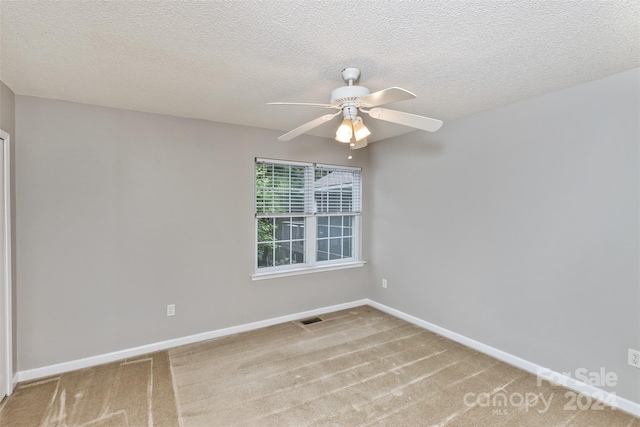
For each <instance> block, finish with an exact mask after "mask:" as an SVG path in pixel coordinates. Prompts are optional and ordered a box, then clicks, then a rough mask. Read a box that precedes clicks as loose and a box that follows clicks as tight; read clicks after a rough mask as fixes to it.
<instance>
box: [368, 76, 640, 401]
mask: <svg viewBox="0 0 640 427" xmlns="http://www.w3.org/2000/svg"><path fill="white" fill-rule="evenodd" d="M639 77H640V72H639V70H638V69H635V70H631V71H628V72H624V73H621V74H618V75H614V76H611V77H608V78H605V79H602V80H598V81H594V82H591V83H587V84H583V85H579V86H575V87H572V88H569V89H566V90H563V91H560V92H555V93H551V94H548V95H545V96H541V97H538V98H535V99H531V100H527V101H523V102H518V103H514V104H511V105H507V106H504V107H502V108H496V109H493V110H490V111H487V112H484V113H481V114H477V115H474V116H471V117H468V118H464V119H461V120H458V121H455V122H451V123H445V126H444V127H443V128H442V129H441V131H439V132H438V133H436V134H426V133H418V132H415V133H411V134H408V135H406V136H403V137H400V138H397V139H395V140H388V141H385V142H381V143H377V144H374V145H373V146H372V147H371V165H372V169H373V173H372V178H371V180H370V181H369V182H368V186H370V187H371V188H372V189H373V191H374V193H373V195H372V197H373V200H372V208H371V213H372V215H371V216H370V218H371V227H372V228H373V229H374V230H375V233H374V235H373V240H372V242H371V243H372V248H371V256H370V261H371V265H372V282H373V283H374V287H373V288H372V291H371V294H372V297H373V299H375V300H376V301H379V302H381V303H384V304H386V305H389V306H391V307H394V308H396V309H399V310H401V311H404V312H406V313H409V314H412V315H415V316H417V317H420V318H422V319H424V320H427V321H429V322H432V323H434V324H436V325H439V326H442V327H444V328H447V329H449V330H452V331H454V332H457V333H460V334H463V335H465V336H467V337H470V338H473V339H475V340H477V341H480V342H482V343H485V344H488V345H491V346H493V347H496V348H498V349H501V350H504V351H507V352H509V353H512V354H514V355H516V356H519V357H522V358H524V359H526V360H529V361H532V362H535V363H537V364H540V365H542V366H546V367H549V368H551V369H553V370H556V371H560V372H571V373H573V374H575V370H576V369H578V368H586V369H588V370H589V371H598V370H599V369H600V367H604V368H605V369H606V370H607V371H613V372H615V373H617V375H618V376H619V377H620V379H619V382H618V386H617V387H614V388H610V389H609V390H610V391H615V392H616V393H617V394H618V395H619V396H622V397H626V398H628V399H631V400H634V401H635V402H640V370H638V369H636V368H632V367H630V366H628V365H627V348H628V347H631V348H635V349H640V280H639V277H638V274H639V273H638V259H639V251H638V240H639V239H638V236H639V234H638V233H639V227H638V221H639V218H640V217H639V209H638V208H639V200H638V199H639V196H638V194H639V179H638V178H639V176H638V171H639V168H638V154H639V152H638V143H639V141H640V130H639V126H640V124H639V117H640V107H639V106H640V100H639V93H640V88H639V80H640V79H639ZM462 102H464V101H463V100H462ZM382 278H386V279H388V281H389V282H388V283H389V285H388V288H387V289H382V288H381V286H380V280H381V279H382ZM604 388H605V389H607V387H604Z"/></svg>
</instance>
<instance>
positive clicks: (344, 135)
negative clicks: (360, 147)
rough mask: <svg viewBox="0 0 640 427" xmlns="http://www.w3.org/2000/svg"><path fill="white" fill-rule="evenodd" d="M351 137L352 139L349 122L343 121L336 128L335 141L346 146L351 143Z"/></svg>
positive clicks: (351, 129) (347, 120) (351, 128)
mask: <svg viewBox="0 0 640 427" xmlns="http://www.w3.org/2000/svg"><path fill="white" fill-rule="evenodd" d="M351 137H353V127H352V125H351V120H349V119H344V120H343V121H342V123H341V124H340V126H338V130H336V141H338V142H343V143H345V144H347V143H349V142H351Z"/></svg>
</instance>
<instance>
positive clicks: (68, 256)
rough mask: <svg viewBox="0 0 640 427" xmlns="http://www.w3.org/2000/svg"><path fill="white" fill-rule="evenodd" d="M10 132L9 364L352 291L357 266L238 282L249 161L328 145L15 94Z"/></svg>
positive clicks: (246, 273)
mask: <svg viewBox="0 0 640 427" xmlns="http://www.w3.org/2000/svg"><path fill="white" fill-rule="evenodd" d="M16 126H17V128H18V129H19V133H20V145H19V146H18V147H16V157H17V159H16V160H17V168H16V172H17V181H16V185H17V195H18V197H17V260H18V265H17V270H18V271H17V274H18V280H19V287H18V290H17V298H18V307H17V308H18V309H17V313H18V322H17V325H18V356H19V360H18V369H19V370H28V369H32V368H39V367H43V366H47V365H51V364H55V363H60V362H67V361H72V360H76V359H79V358H84V357H88V356H94V355H100V354H104V353H108V352H112V351H117V350H121V349H128V348H132V347H136V346H140V345H144V344H149V343H155V342H159V341H163V340H167V339H171V338H178V337H183V336H187V335H191V334H196V333H199V332H205V331H210V330H215V329H220V328H224V327H229V326H235V325H240V324H245V323H248V322H252V321H259V320H264V319H269V318H272V317H276V316H282V315H288V314H292V313H296V312H300V311H305V310H310V309H316V308H320V307H324V306H330V305H334V304H339V303H344V302H348V301H353V300H358V299H362V298H364V297H365V296H366V289H367V280H366V278H367V277H368V272H367V270H368V267H367V266H365V267H363V268H356V269H350V270H341V271H332V272H323V273H316V274H308V275H304V276H295V277H288V278H282V279H272V280H265V281H258V282H252V281H251V279H250V274H251V273H252V271H253V263H254V218H253V194H254V191H253V185H254V180H253V176H254V172H253V170H254V158H255V157H265V158H277V159H289V160H304V161H317V162H324V163H332V164H352V163H350V162H349V161H348V160H347V159H346V156H347V155H348V154H349V153H348V151H349V150H348V149H346V148H345V147H344V146H343V145H342V146H340V145H339V144H338V143H336V142H335V141H328V140H325V139H319V138H313V137H301V138H298V139H296V141H292V142H289V143H283V142H279V141H277V140H276V137H277V136H278V135H279V133H278V132H273V131H267V130H260V129H255V128H248V127H241V126H233V125H225V124H219V123H212V122H206V121H200V120H190V119H182V118H176V117H168V116H161V115H154V114H145V113H137V112H132V111H125V110H118V109H112V108H103V107H95V106H89V105H83V104H75V103H70V102H62V101H55V100H47V99H40V98H33V97H25V96H16ZM355 157H356V158H355V159H354V161H353V164H354V165H359V166H364V167H365V168H364V171H363V175H364V177H365V179H366V177H367V174H368V173H369V171H368V170H367V167H366V166H367V152H366V151H361V152H358V153H357V155H356V156H355ZM363 220H364V222H365V226H366V221H367V218H366V216H365V217H364V218H363ZM364 245H365V247H367V246H368V242H367V241H366V240H365V242H364ZM169 303H175V304H176V313H177V314H176V316H175V317H171V318H167V317H166V305H167V304H169Z"/></svg>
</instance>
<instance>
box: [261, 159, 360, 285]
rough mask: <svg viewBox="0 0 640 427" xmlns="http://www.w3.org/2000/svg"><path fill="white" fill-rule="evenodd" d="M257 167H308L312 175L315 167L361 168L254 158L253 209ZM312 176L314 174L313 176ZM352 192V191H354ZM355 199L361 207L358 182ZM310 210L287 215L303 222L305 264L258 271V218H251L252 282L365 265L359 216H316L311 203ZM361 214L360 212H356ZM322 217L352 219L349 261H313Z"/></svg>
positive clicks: (346, 214)
mask: <svg viewBox="0 0 640 427" xmlns="http://www.w3.org/2000/svg"><path fill="white" fill-rule="evenodd" d="M257 163H271V164H281V165H287V166H304V167H310V168H311V170H312V171H315V170H316V168H317V167H321V168H329V169H340V170H357V171H362V168H358V167H352V166H341V165H326V164H317V163H310V162H297V161H285V160H274V159H263V158H256V159H255V162H254V165H253V171H254V182H253V188H254V196H253V200H254V208H255V206H256V198H257V185H256V178H255V171H256V164H257ZM314 174H315V173H314ZM354 191H355V189H354ZM358 191H359V197H360V204H361V203H362V179H360V182H359V188H358ZM313 205H314V209H313V212H311V213H308V214H296V213H291V214H287V217H304V218H305V227H304V228H305V235H304V241H305V262H304V263H299V264H289V265H280V266H273V267H262V268H258V251H257V248H258V219H259V217H258V215H257V214H255V215H254V223H253V229H254V244H253V254H254V262H253V266H254V274H252V275H251V278H252V280H263V279H271V278H277V277H285V276H293V275H298V274H307V273H316V272H321V271H331V270H339V269H345V268H354V267H362V266H363V265H364V264H366V262H365V261H363V260H362V220H361V212H353V213H352V212H336V213H322V212H316V210H317V209H316V206H315V201H314V203H313ZM360 210H362V209H360ZM324 216H328V217H331V216H341V217H342V216H352V217H353V220H354V223H353V243H352V244H353V248H352V250H353V256H352V257H350V258H341V259H334V260H323V261H318V260H316V255H317V230H318V217H324Z"/></svg>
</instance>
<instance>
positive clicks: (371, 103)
mask: <svg viewBox="0 0 640 427" xmlns="http://www.w3.org/2000/svg"><path fill="white" fill-rule="evenodd" d="M415 97H416V96H415V94H413V93H411V92H409V91H408V90H405V89H402V88H399V87H390V88H388V89H383V90H379V91H377V92H373V93H371V94H369V95H367V96H363V97H362V98H359V99H358V106H361V107H377V106H378V105H383V104H390V103H392V102H398V101H406V100H408V99H413V98H415Z"/></svg>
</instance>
